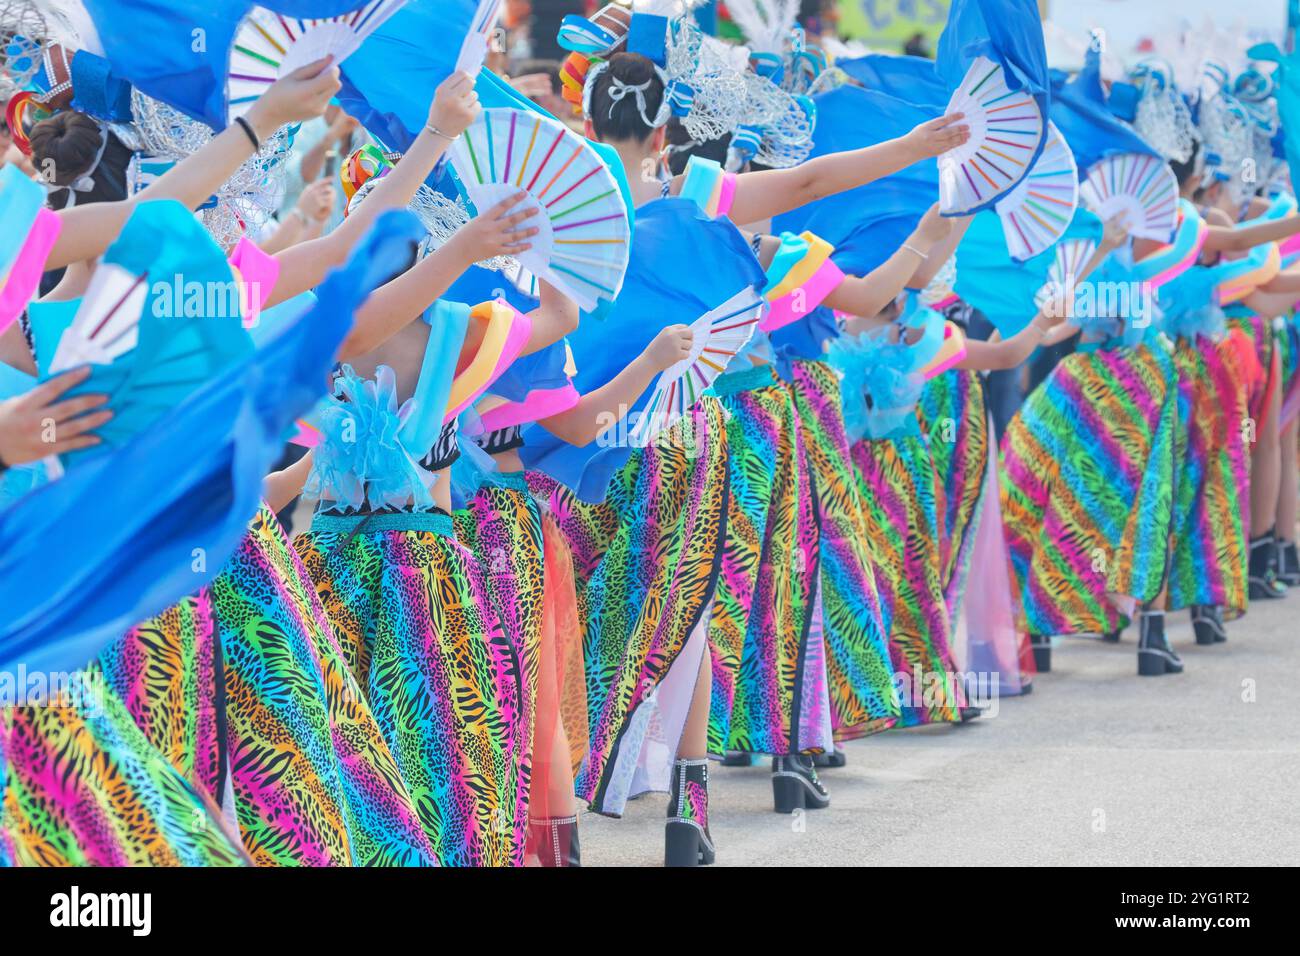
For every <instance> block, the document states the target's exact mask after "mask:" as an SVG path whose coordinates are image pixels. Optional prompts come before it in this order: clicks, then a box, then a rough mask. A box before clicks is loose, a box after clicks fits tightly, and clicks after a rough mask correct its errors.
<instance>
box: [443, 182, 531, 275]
mask: <svg viewBox="0 0 1300 956" xmlns="http://www.w3.org/2000/svg"><path fill="white" fill-rule="evenodd" d="M527 198H528V194H527V193H525V192H523V191H520V192H517V193H515V194H514V195H513V196H508V197H506V198H505V199H503V200H501V201H500V202H499V203H497V204H496V205H495V206H493V207H491V208H490V209H487V210H485V211H483V212H481V213H479V214H478V215H477V216H475V217H474V218H473V219H471V220H470V221H469V224H468V225H465V226H462V227H461V229H460V230H459V231H458V232H457V233H456V236H455V239H456V240H457V241H460V242H463V243H466V248H467V250H468V252H469V255H470V261H472V262H480V261H482V260H483V259H490V258H492V257H493V256H514V255H518V254H519V253H521V252H526V251H528V250H529V249H531V248H532V247H533V244H532V243H531V242H528V240H529V239H531V238H532V237H533V236H535V235H537V227H536V226H523V227H521V226H520V224H521V223H523V222H526V221H527V220H529V219H532V218H533V217H534V216H536V215H537V213H538V211H539V210H538V208H537V207H536V206H528V207H527V208H524V209H519V210H518V211H517V212H511V210H512V209H515V208H516V207H518V206H519V204H520V203H521V202H523V201H524V200H526V199H527Z"/></svg>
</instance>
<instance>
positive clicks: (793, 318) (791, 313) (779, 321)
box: [758, 259, 844, 332]
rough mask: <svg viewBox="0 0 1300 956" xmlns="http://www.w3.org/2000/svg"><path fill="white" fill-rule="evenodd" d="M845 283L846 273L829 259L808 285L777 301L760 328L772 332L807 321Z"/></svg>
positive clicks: (814, 274) (759, 324) (818, 268)
mask: <svg viewBox="0 0 1300 956" xmlns="http://www.w3.org/2000/svg"><path fill="white" fill-rule="evenodd" d="M843 281H844V273H843V272H841V271H840V267H839V266H837V265H836V264H835V263H834V262H832V261H831V260H830V259H827V260H826V261H825V262H823V263H822V264H821V265H820V266H818V267H817V271H816V272H814V273H813V274H812V278H810V279H809V280H808V281H807V282H806V283H804V284H803V285H801V286H799V287H798V288H797V289H792V290H790V292H789V293H787V294H786V295H783V296H781V298H779V299H777V300H775V301H774V302H773V303H772V306H771V308H770V309H768V312H767V315H766V316H764V317H763V320H762V321H761V322H759V323H758V327H759V328H760V329H762V330H763V331H764V332H772V331H774V330H776V329H779V328H782V327H783V326H787V325H789V324H790V323H791V322H797V321H799V320H800V319H806V318H807V317H808V313H809V312H811V311H812V310H813V309H815V308H817V306H819V305H821V303H822V302H823V301H824V300H825V299H826V297H827V296H828V295H830V294H831V293H832V292H834V291H835V289H836V288H838V287H839V284H840V283H841V282H843ZM796 297H798V300H799V301H798V302H797V305H798V308H796Z"/></svg>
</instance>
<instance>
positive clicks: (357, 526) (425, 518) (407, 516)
mask: <svg viewBox="0 0 1300 956" xmlns="http://www.w3.org/2000/svg"><path fill="white" fill-rule="evenodd" d="M311 530H312V531H321V532H327V533H332V534H352V533H354V532H361V533H363V534H369V533H370V532H372V531H432V532H433V533H434V534H440V535H443V536H445V537H448V538H454V537H455V536H456V531H455V528H454V527H453V526H452V523H451V515H449V514H447V513H446V512H443V511H394V512H388V513H385V514H350V515H332V514H317V515H315V516H314V517H313V518H312V519H311Z"/></svg>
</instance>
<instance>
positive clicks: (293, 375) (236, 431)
mask: <svg viewBox="0 0 1300 956" xmlns="http://www.w3.org/2000/svg"><path fill="white" fill-rule="evenodd" d="M418 228H419V225H418V222H417V221H416V220H415V218H414V217H413V216H411V215H410V214H408V213H405V212H390V213H387V214H385V215H384V216H381V217H380V219H379V220H378V221H377V222H376V224H375V226H374V228H373V229H372V231H371V233H370V234H369V236H368V237H367V238H366V240H365V241H364V242H363V243H362V244H361V246H360V247H359V248H358V249H357V250H356V251H355V252H354V253H353V255H352V257H351V258H350V259H349V261H348V263H347V264H346V265H345V266H344V267H342V268H340V269H337V270H335V271H334V272H332V273H331V274H330V276H329V277H328V278H327V279H326V280H325V282H324V283H323V284H322V285H321V286H320V288H319V290H318V291H319V295H318V297H316V298H315V299H314V300H313V299H312V298H310V297H302V300H301V301H302V302H303V303H305V304H306V305H307V307H306V308H305V309H304V311H303V312H302V313H301V314H300V315H299V316H298V318H297V319H296V320H294V321H285V322H284V324H283V326H282V328H281V329H280V330H279V331H278V333H277V334H275V335H273V336H271V337H270V338H269V339H267V340H266V341H265V342H264V344H262V345H261V346H260V347H259V348H258V349H257V350H256V351H254V352H253V353H252V354H251V355H249V356H247V357H246V358H245V359H244V360H242V361H241V362H239V363H237V364H235V365H234V366H232V367H231V368H229V369H228V370H227V371H226V372H225V373H224V374H223V375H221V376H220V377H218V378H216V379H214V380H213V381H212V382H210V383H209V384H208V385H206V386H205V387H203V388H202V389H200V390H199V391H197V392H195V393H194V394H193V395H191V396H190V397H189V398H188V399H187V400H186V401H184V402H183V403H181V404H180V405H178V406H177V407H176V408H175V409H173V410H172V411H171V412H170V413H168V414H167V415H165V416H163V417H162V418H161V419H159V420H158V421H157V422H156V423H154V425H153V426H152V427H151V428H148V429H146V430H144V431H143V432H141V433H140V434H139V435H137V436H135V437H134V438H133V439H132V440H131V441H129V442H127V443H126V444H125V445H123V446H122V447H121V448H118V449H116V450H114V451H113V452H112V454H107V455H102V456H100V457H98V458H95V459H93V460H90V461H87V462H86V463H85V464H84V465H82V466H81V467H79V468H77V469H75V470H73V471H69V472H68V473H67V474H66V475H64V476H63V477H62V478H60V479H59V480H58V481H54V482H51V483H50V484H48V485H45V486H44V487H41V488H38V489H36V490H35V491H33V492H31V493H30V494H28V495H26V496H25V497H23V498H21V499H20V500H18V501H17V502H15V503H14V504H13V505H12V506H11V507H9V508H7V509H6V510H4V511H0V607H3V608H4V609H5V613H4V616H3V620H0V670H11V669H13V668H15V667H16V666H17V665H19V664H23V665H25V666H26V667H27V668H28V669H29V670H37V669H41V670H52V671H71V670H75V669H77V668H80V667H84V666H85V665H86V663H87V662H88V661H89V660H91V659H92V658H93V657H94V656H95V654H97V653H98V652H99V650H100V649H101V648H102V646H103V645H104V644H105V643H106V642H108V641H110V640H112V639H114V638H115V637H117V636H118V635H120V634H121V633H122V632H123V631H125V630H126V629H127V628H129V627H131V626H132V625H134V624H136V623H138V622H139V621H141V620H143V619H145V618H148V617H150V616H152V615H154V614H157V613H159V612H160V611H162V610H164V609H165V608H167V607H169V606H171V605H172V604H175V603H176V602H177V601H179V600H180V599H181V598H183V597H185V596H186V595H189V594H193V593H194V592H195V591H197V590H198V589H199V588H200V587H201V586H203V585H204V584H207V583H208V582H209V581H211V580H212V578H213V577H215V576H216V575H217V574H218V573H219V572H220V571H221V569H222V565H223V564H224V563H225V562H226V560H227V559H228V558H229V557H230V555H231V554H232V553H234V551H235V549H236V548H237V547H238V545H239V542H240V541H241V539H242V538H243V536H244V534H245V532H246V530H247V525H248V521H249V519H250V518H251V517H252V516H253V514H254V513H255V512H256V511H257V507H258V502H259V500H260V498H261V491H262V480H263V478H264V477H265V475H266V473H267V472H268V471H269V469H270V468H271V466H272V464H273V463H274V461H275V460H276V458H277V457H278V456H279V454H280V452H281V450H282V449H283V442H282V438H283V435H284V434H285V432H286V431H287V430H288V428H289V426H290V425H291V423H292V422H293V420H294V419H295V418H296V417H298V416H299V415H300V414H302V413H303V412H304V411H305V410H306V409H307V408H309V407H310V406H311V405H312V404H313V403H314V402H315V401H316V400H317V399H318V398H319V397H320V396H321V395H322V393H323V392H324V389H325V384H326V381H327V376H328V373H329V370H330V368H331V366H332V365H333V363H334V355H335V353H336V351H337V349H338V347H339V345H340V343H341V342H342V341H343V338H344V336H345V335H346V334H347V332H348V329H349V328H350V327H351V325H352V315H353V313H354V311H355V310H356V308H357V307H358V306H359V305H360V304H361V302H362V301H363V300H364V299H365V298H366V296H367V295H368V294H369V292H370V290H371V289H372V288H373V287H374V286H375V285H376V284H377V283H379V282H381V281H384V280H386V279H387V278H388V277H389V276H391V275H392V273H393V272H394V270H395V269H398V268H401V266H402V265H403V264H404V263H405V262H406V261H408V260H409V257H410V247H411V242H412V240H413V237H414V236H415V235H416V234H417V230H418Z"/></svg>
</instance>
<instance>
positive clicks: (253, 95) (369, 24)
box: [226, 0, 406, 120]
mask: <svg viewBox="0 0 1300 956" xmlns="http://www.w3.org/2000/svg"><path fill="white" fill-rule="evenodd" d="M405 4H406V0H370V2H369V3H367V4H366V5H365V6H363V7H361V8H359V9H357V10H354V11H353V12H351V13H344V14H341V15H339V16H336V17H286V16H283V15H282V14H279V13H275V12H274V11H271V10H267V9H266V8H264V7H254V8H253V9H252V10H250V11H249V13H248V16H247V17H245V18H244V21H243V23H241V24H240V26H239V30H238V32H236V34H235V42H234V45H233V46H232V47H231V49H230V72H229V75H228V76H227V78H226V102H227V118H228V119H230V120H234V118H235V117H236V116H242V115H243V114H244V113H245V112H246V111H247V110H248V108H249V107H250V106H252V105H253V101H254V100H256V99H257V98H258V97H259V96H261V95H262V94H263V93H265V92H266V88H267V87H268V86H270V85H271V84H272V83H274V82H275V81H276V80H278V79H279V78H280V77H282V76H285V75H286V74H289V73H292V72H293V71H294V70H296V69H298V68H299V67H303V66H306V65H307V64H308V63H313V62H315V61H316V60H319V59H320V58H321V57H323V56H327V55H332V56H333V57H334V62H335V63H339V62H341V61H342V60H344V59H346V58H347V57H348V56H350V55H352V54H353V53H355V52H356V50H357V48H358V47H359V46H361V43H362V41H363V40H365V38H366V37H368V36H369V35H370V34H371V33H373V32H374V31H375V30H377V29H379V27H380V25H382V24H383V22H384V21H385V20H387V19H388V18H389V17H391V16H392V15H393V14H394V13H396V12H397V11H398V10H399V9H401V7H403V6H404V5H405Z"/></svg>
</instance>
